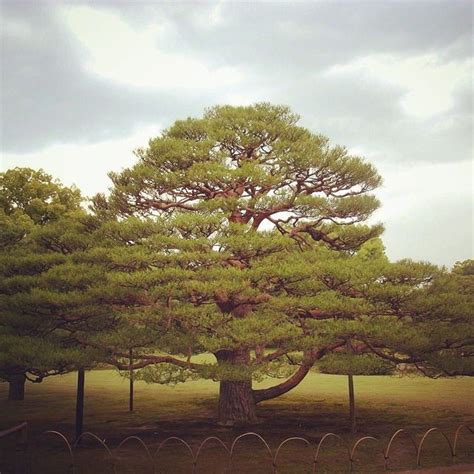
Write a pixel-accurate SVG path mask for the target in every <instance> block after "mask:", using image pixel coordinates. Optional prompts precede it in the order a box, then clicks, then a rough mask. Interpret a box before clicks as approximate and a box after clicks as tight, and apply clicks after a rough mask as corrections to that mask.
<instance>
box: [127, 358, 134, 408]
mask: <svg viewBox="0 0 474 474" xmlns="http://www.w3.org/2000/svg"><path fill="white" fill-rule="evenodd" d="M129 356H130V365H129V372H130V373H129V375H130V377H129V378H130V397H129V401H128V411H129V412H130V413H131V412H132V411H133V369H132V364H133V351H132V349H130V351H129Z"/></svg>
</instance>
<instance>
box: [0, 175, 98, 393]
mask: <svg viewBox="0 0 474 474" xmlns="http://www.w3.org/2000/svg"><path fill="white" fill-rule="evenodd" d="M0 202H1V203H2V208H1V209H0V212H1V214H0V215H1V219H2V220H3V223H4V226H3V227H2V234H1V240H2V246H3V248H2V255H1V265H0V269H1V270H0V272H1V275H2V279H1V283H0V343H1V346H2V351H1V354H0V377H1V378H2V379H4V380H6V381H7V382H8V383H9V386H10V389H9V399H11V400H21V399H23V397H24V385H25V380H26V379H29V380H31V381H33V382H40V381H41V380H42V379H43V378H44V377H46V376H49V375H54V374H59V373H64V372H66V371H69V370H72V369H73V368H76V367H78V366H87V365H88V364H90V361H91V349H89V348H87V349H85V348H82V347H79V346H78V344H77V341H76V340H75V339H74V337H73V336H74V335H75V333H76V332H77V331H78V330H81V329H82V330H86V329H87V332H89V331H90V321H91V317H92V316H95V317H96V321H100V324H101V325H102V324H103V321H104V320H105V319H104V317H105V315H104V314H103V313H100V315H99V314H98V312H100V311H101V310H100V308H99V307H98V305H97V304H96V297H97V293H93V291H91V290H90V288H91V287H92V286H93V285H96V284H99V283H100V272H102V273H103V270H102V268H101V267H98V266H95V267H94V266H92V265H90V264H87V265H78V263H77V262H75V261H74V259H76V258H77V254H78V253H80V252H83V251H84V250H85V249H86V248H87V246H88V241H90V238H88V234H90V233H91V219H92V218H90V217H88V216H86V215H85V213H84V211H82V210H81V209H80V203H81V196H80V193H79V191H78V190H76V189H74V188H66V187H64V186H62V185H61V183H59V182H58V181H55V180H53V179H52V178H51V176H49V175H47V174H46V173H44V172H43V171H41V170H40V171H34V170H31V169H25V168H15V169H12V170H8V171H7V172H5V173H2V174H0Z"/></svg>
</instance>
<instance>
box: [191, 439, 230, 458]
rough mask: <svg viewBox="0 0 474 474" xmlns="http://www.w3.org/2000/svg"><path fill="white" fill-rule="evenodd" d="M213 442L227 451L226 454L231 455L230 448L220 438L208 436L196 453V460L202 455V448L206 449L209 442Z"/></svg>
mask: <svg viewBox="0 0 474 474" xmlns="http://www.w3.org/2000/svg"><path fill="white" fill-rule="evenodd" d="M212 440H216V441H217V442H218V443H219V444H220V445H221V446H222V447H223V448H224V449H225V450H226V453H227V454H230V450H229V448H228V447H227V445H226V444H225V443H224V441H222V440H221V439H220V438H218V437H217V436H208V437H207V438H206V439H205V440H204V441H203V442H202V443H201V444H200V445H199V447H198V449H197V451H196V459H197V458H198V457H199V454H200V453H201V451H202V448H204V445H205V444H207V443H208V442H209V441H212Z"/></svg>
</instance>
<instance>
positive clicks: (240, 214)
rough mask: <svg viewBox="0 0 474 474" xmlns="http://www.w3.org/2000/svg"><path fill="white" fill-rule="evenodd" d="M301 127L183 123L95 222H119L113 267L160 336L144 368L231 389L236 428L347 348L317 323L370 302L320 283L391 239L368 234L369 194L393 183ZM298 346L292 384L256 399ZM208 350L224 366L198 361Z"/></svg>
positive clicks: (224, 399) (109, 254) (222, 412)
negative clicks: (344, 262) (319, 276)
mask: <svg viewBox="0 0 474 474" xmlns="http://www.w3.org/2000/svg"><path fill="white" fill-rule="evenodd" d="M297 122H298V117H297V116H296V115H294V114H293V113H291V112H290V110H289V109H288V108H286V107H280V106H271V105H269V104H257V105H255V106H252V107H229V106H223V107H215V108H212V109H210V110H208V111H207V112H206V113H205V114H204V116H203V118H200V119H187V120H183V121H177V122H176V123H175V124H174V125H173V126H172V127H170V128H169V129H168V130H166V131H164V132H163V133H162V134H161V136H160V137H158V138H155V139H153V140H150V143H149V147H148V148H147V149H143V150H138V151H137V155H138V163H137V164H136V165H135V166H134V167H132V168H130V169H126V170H124V171H122V172H120V173H111V175H110V176H111V178H112V181H113V183H114V187H113V189H112V192H111V195H110V198H108V199H105V197H104V196H97V197H96V198H95V208H96V212H100V213H102V215H104V216H106V215H111V214H113V213H115V214H116V215H117V218H116V219H115V220H114V219H112V220H111V221H110V222H109V223H107V224H106V225H105V226H104V228H103V235H104V237H105V242H107V243H106V244H105V246H106V248H105V250H104V251H103V252H102V257H101V258H102V259H103V261H104V262H108V265H109V266H110V267H111V268H114V269H115V270H116V272H115V273H113V274H112V275H113V277H112V278H113V284H114V285H116V287H117V288H122V292H123V298H122V299H121V304H122V305H123V307H124V308H126V309H124V312H126V314H127V316H131V317H130V318H129V319H130V320H131V321H135V322H136V324H135V330H136V331H140V330H142V331H143V332H144V333H146V334H147V335H148V350H146V346H142V347H136V348H135V349H136V350H135V353H134V359H135V361H136V362H135V363H134V366H133V367H135V368H139V367H144V366H146V365H149V364H158V363H168V364H171V365H173V366H175V367H177V368H178V369H180V370H182V371H187V372H197V373H199V374H200V375H201V376H205V377H210V378H214V379H216V380H219V381H220V400H219V421H220V422H221V423H225V424H232V423H235V422H252V421H255V420H256V410H255V405H256V403H258V402H260V401H263V400H267V399H270V398H274V397H276V396H279V395H281V394H283V393H285V392H287V391H288V390H290V389H291V388H293V387H294V386H296V385H297V384H298V383H299V382H300V381H301V380H302V379H303V377H304V376H305V375H306V374H307V372H308V371H309V369H310V368H311V366H312V365H313V363H314V361H315V360H316V359H318V358H320V357H322V356H323V355H324V354H325V353H327V352H328V351H330V350H332V349H333V348H335V347H338V346H340V345H341V344H344V341H343V340H341V339H340V338H338V337H336V336H335V335H334V334H332V333H331V331H320V332H318V331H315V330H314V327H312V326H311V324H308V322H307V321H308V320H311V319H313V320H314V319H318V318H319V317H320V316H321V315H324V314H325V311H326V313H327V314H328V315H329V314H331V315H334V314H336V313H337V311H339V312H341V313H343V312H344V306H345V305H346V306H347V305H348V304H352V303H353V304H355V305H356V306H357V305H358V307H359V308H360V311H363V310H364V302H363V301H359V300H360V298H358V295H355V294H353V292H352V293H351V291H348V293H347V294H343V293H340V292H339V291H338V290H334V289H330V288H329V289H328V288H327V286H324V285H323V287H321V285H322V283H321V281H320V280H318V281H316V280H315V281H314V282H311V275H312V271H313V266H314V265H315V264H317V263H318V262H321V261H325V260H327V259H332V260H333V261H335V260H337V258H338V257H337V256H338V255H341V256H343V257H341V258H349V257H350V255H351V253H353V252H354V251H356V250H357V249H358V248H359V247H360V246H361V245H362V244H363V243H364V242H367V241H368V240H370V239H372V238H374V237H375V236H377V235H379V234H380V232H381V226H379V225H377V226H367V225H362V224H361V223H363V222H364V221H365V220H366V219H367V218H368V217H369V216H370V215H371V213H372V212H373V211H374V210H375V209H376V208H377V207H378V204H379V203H378V201H377V199H376V198H375V197H374V196H373V195H372V194H370V193H371V191H373V190H374V189H375V188H376V187H377V186H378V185H379V184H380V177H379V175H378V174H377V172H376V171H375V169H374V168H373V166H372V165H370V164H368V163H367V162H365V161H364V160H363V159H362V158H359V157H356V156H352V155H350V154H349V153H348V152H347V150H346V149H344V148H342V147H339V146H330V145H329V143H328V140H327V139H326V138H325V137H322V136H320V135H316V134H314V133H311V132H310V131H308V130H307V129H305V128H303V127H301V126H299V125H298V124H297ZM99 253H100V252H98V253H97V255H96V258H99ZM333 263H334V262H333ZM335 264H337V262H336V263H335ZM111 291H112V293H113V294H117V291H116V290H111ZM292 292H293V293H292ZM298 292H299V293H300V294H298ZM349 300H350V302H349ZM352 300H357V301H355V302H353V301H352ZM116 303H118V302H116ZM133 316H135V318H134V317H133ZM142 334H143V333H142ZM140 340H141V341H142V342H140V344H142V343H143V344H144V343H145V341H144V339H143V338H141V339H140ZM137 345H139V344H137ZM151 349H155V351H153V350H151ZM295 349H297V350H299V351H302V353H303V355H302V358H301V361H300V362H299V368H298V369H297V370H296V372H295V373H294V374H293V375H291V376H290V377H289V378H288V379H287V380H285V381H284V382H282V383H280V384H278V385H276V386H274V387H270V388H267V389H261V390H253V389H252V378H253V377H256V376H258V375H261V374H262V373H264V372H265V371H268V370H269V368H270V367H271V366H272V364H274V363H275V361H278V360H281V358H282V357H283V356H284V355H285V354H287V353H289V352H291V351H294V350H295ZM156 350H158V351H160V353H159V354H157V353H156ZM202 352H209V353H212V354H214V356H215V360H216V362H215V363H213V364H198V363H196V362H194V361H193V360H192V356H193V355H195V354H198V353H202ZM116 353H117V355H118V356H123V357H126V356H127V355H128V353H127V352H126V351H124V352H123V353H122V354H120V352H116ZM118 363H119V361H118ZM119 365H120V363H119ZM123 367H124V368H125V367H127V365H126V363H125V362H124V364H123Z"/></svg>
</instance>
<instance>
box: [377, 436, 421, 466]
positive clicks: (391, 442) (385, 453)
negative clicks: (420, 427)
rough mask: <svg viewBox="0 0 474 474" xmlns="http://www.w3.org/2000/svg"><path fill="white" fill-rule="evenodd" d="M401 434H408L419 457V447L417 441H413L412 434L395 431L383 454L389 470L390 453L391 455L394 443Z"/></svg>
mask: <svg viewBox="0 0 474 474" xmlns="http://www.w3.org/2000/svg"><path fill="white" fill-rule="evenodd" d="M401 433H406V434H407V436H408V438H409V440H410V441H411V442H412V444H413V446H414V448H415V453H416V454H417V455H418V446H417V444H416V442H415V440H414V439H413V436H412V435H411V434H410V433H408V431H406V430H404V429H401V430H397V431H395V433H393V435H392V437H391V438H390V441H389V442H388V444H387V447H386V448H385V451H384V453H383V457H384V467H385V469H388V461H389V453H390V448H391V447H392V444H393V441H394V440H395V438H396V437H397V436H398V435H400V434H401Z"/></svg>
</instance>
